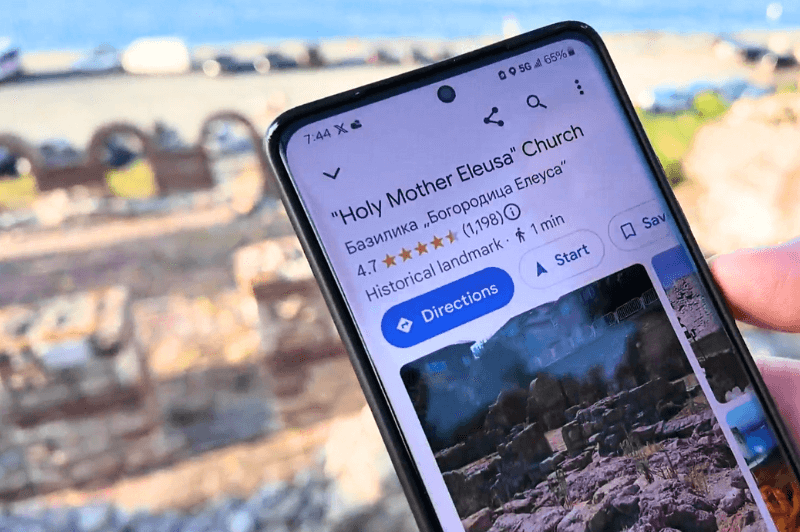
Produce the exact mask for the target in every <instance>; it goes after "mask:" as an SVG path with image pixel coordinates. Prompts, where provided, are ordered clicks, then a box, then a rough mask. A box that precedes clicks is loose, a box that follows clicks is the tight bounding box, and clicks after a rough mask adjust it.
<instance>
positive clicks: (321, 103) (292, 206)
mask: <svg viewBox="0 0 800 532" xmlns="http://www.w3.org/2000/svg"><path fill="white" fill-rule="evenodd" d="M569 33H572V34H577V35H579V36H581V37H583V40H585V42H587V43H588V44H590V45H591V46H592V47H593V48H594V50H595V52H596V53H597V54H598V56H599V57H600V59H601V61H602V64H603V67H604V69H605V73H606V75H607V76H608V79H609V80H610V81H611V85H612V87H613V88H614V92H615V93H616V96H617V98H618V101H619V102H620V104H621V106H622V108H623V112H624V114H625V117H626V118H627V119H628V122H629V123H630V125H631V127H632V128H633V131H634V132H635V137H636V141H637V142H638V143H639V147H640V148H641V150H642V153H643V154H644V155H645V159H646V160H647V163H648V165H649V166H650V170H651V172H652V175H653V176H655V179H656V182H657V184H658V186H659V189H660V191H661V193H662V195H663V197H664V199H665V200H666V202H667V204H668V206H669V208H670V211H671V213H672V217H673V219H674V221H675V224H676V226H677V227H678V230H679V231H680V233H681V235H682V236H683V238H684V239H685V241H686V244H687V247H688V250H689V253H690V255H691V257H692V260H694V262H695V263H696V265H697V270H698V273H699V277H700V279H701V281H702V283H703V284H704V287H705V289H706V291H707V292H708V294H709V297H710V301H711V303H712V305H713V306H714V307H715V310H716V311H717V313H718V315H719V316H720V318H721V320H722V325H723V327H724V328H725V331H726V333H727V334H728V336H729V337H730V339H731V341H732V343H733V344H734V347H735V349H736V350H737V351H738V353H739V355H740V359H741V360H742V363H743V365H744V367H745V370H746V372H747V374H748V377H749V378H750V380H751V382H752V383H753V388H754V392H755V394H756V395H757V396H758V398H759V399H760V400H761V401H762V404H763V406H764V410H765V414H766V416H767V418H768V419H769V421H770V423H771V425H772V427H773V428H774V429H775V430H776V432H777V433H778V436H779V439H780V440H781V441H780V445H781V447H782V448H783V450H784V452H785V453H786V455H787V456H788V458H789V460H790V462H791V464H790V466H791V468H792V470H793V471H794V473H795V475H796V476H797V478H798V479H800V467H799V466H800V460H798V457H799V456H800V454H799V453H798V449H797V442H794V441H793V439H792V438H791V437H790V433H789V431H788V429H787V427H786V425H785V423H784V422H783V419H782V418H781V417H780V415H779V414H778V410H777V407H776V405H775V402H774V400H773V398H772V396H771V395H770V394H769V393H768V390H767V387H766V385H765V384H764V382H763V380H762V378H761V375H760V373H759V371H758V369H757V367H756V365H755V361H754V360H753V357H752V356H751V355H750V353H749V351H748V349H747V347H746V345H745V343H744V340H743V339H742V336H741V333H740V332H739V330H738V328H737V327H736V323H735V320H734V319H733V316H732V314H731V312H730V310H729V309H728V307H727V304H726V303H725V301H724V299H723V298H722V295H721V292H720V291H719V288H718V287H717V285H716V283H715V282H714V280H713V277H712V275H711V271H710V269H709V268H708V265H707V264H706V261H705V258H704V257H703V254H702V252H701V251H700V248H699V246H698V245H697V242H696V241H695V239H694V236H693V235H692V233H691V231H690V229H689V224H688V221H687V220H686V218H685V216H684V214H683V211H682V210H681V207H680V205H679V204H678V201H677V199H676V198H675V195H674V194H673V192H672V189H671V187H670V185H669V182H668V181H667V178H666V175H665V173H664V170H663V168H662V167H661V163H660V162H659V160H658V158H657V156H656V154H655V152H654V150H653V148H652V146H651V145H650V142H649V140H648V139H647V136H646V134H645V132H644V128H643V127H642V124H641V122H640V120H639V118H638V116H637V115H636V111H635V110H634V107H633V104H632V103H631V101H630V98H629V97H628V95H627V92H626V91H625V88H624V87H623V85H622V80H621V79H620V77H619V74H618V73H617V70H616V68H615V67H614V64H613V62H612V61H611V57H610V55H609V52H608V50H607V48H606V47H605V44H604V43H603V41H602V39H601V38H600V35H599V34H598V33H597V32H596V31H595V30H594V29H593V28H591V27H590V26H588V25H587V24H584V23H582V22H577V21H566V22H560V23H557V24H552V25H550V26H546V27H544V28H540V29H537V30H534V31H531V32H528V33H525V34H522V35H519V36H517V37H514V38H511V39H507V40H504V41H501V42H498V43H495V44H492V45H490V46H487V47H484V48H481V49H479V50H475V51H473V52H469V53H467V54H464V55H460V56H457V57H454V58H451V59H448V60H445V61H442V62H440V63H435V64H433V65H429V66H426V67H423V68H419V69H417V70H414V71H411V72H408V73H405V74H401V75H398V76H394V77H391V78H388V79H385V80H381V81H378V82H375V83H372V84H369V85H365V86H363V87H359V88H356V89H353V90H350V91H346V92H343V93H340V94H337V95H334V96H330V97H327V98H324V99H321V100H318V101H315V102H312V103H309V104H305V105H302V106H299V107H296V108H294V109H291V110H289V111H286V112H284V113H283V114H281V115H280V116H279V117H278V118H276V119H275V121H274V122H273V123H272V125H270V127H269V129H268V131H267V135H266V139H265V144H266V150H267V154H268V155H269V158H270V161H271V163H272V166H273V169H274V172H275V176H276V178H277V182H278V187H279V189H280V191H281V195H282V199H283V202H284V205H285V207H286V211H287V213H288V216H289V218H290V220H291V223H292V225H293V227H294V228H295V231H296V232H297V235H298V238H299V239H300V242H301V245H302V247H303V250H304V251H305V254H306V257H307V259H308V261H309V263H310V264H311V268H312V270H313V272H314V275H315V277H316V278H317V281H318V283H319V284H320V288H321V290H322V293H323V296H324V297H325V301H326V303H327V304H328V307H329V309H330V311H331V314H332V316H333V320H334V322H335V324H336V327H337V329H338V331H339V334H340V336H341V338H342V341H343V343H344V344H345V347H346V348H347V351H348V353H349V355H350V359H351V362H352V364H353V367H354V369H355V373H356V376H357V377H358V380H359V383H360V384H361V387H362V389H363V390H364V394H365V396H366V399H367V403H368V404H369V406H370V408H371V409H372V412H373V415H374V417H375V420H376V422H377V424H378V428H379V430H380V433H381V435H382V437H383V439H384V442H385V443H386V446H387V449H388V451H389V455H390V457H391V460H392V463H393V464H394V467H395V469H396V470H397V474H398V478H399V480H400V483H401V485H402V486H403V489H404V491H405V493H406V496H407V498H408V500H409V504H410V506H411V510H412V512H413V513H414V516H415V518H416V520H417V524H418V526H419V527H420V529H421V530H422V531H424V532H434V531H436V532H440V531H442V530H443V529H442V527H441V524H440V523H439V521H438V519H437V517H436V512H435V510H434V507H433V503H432V501H431V499H430V497H429V495H428V494H427V491H426V489H425V486H424V484H423V482H422V475H421V473H420V471H419V470H418V468H417V467H416V463H415V462H414V460H413V458H412V456H411V454H410V452H409V450H408V447H407V446H406V443H405V440H404V438H403V435H402V432H401V431H400V428H399V426H398V423H397V421H396V419H395V417H394V414H393V411H392V408H391V405H390V404H389V401H388V399H387V397H386V394H385V392H384V390H383V388H382V386H381V383H380V380H379V379H378V376H377V374H376V372H375V370H374V368H373V366H372V363H371V360H370V357H369V356H368V354H367V352H366V350H365V348H364V346H363V344H362V342H361V338H360V334H359V332H358V328H357V327H356V323H355V320H354V319H353V317H352V315H351V313H350V310H349V307H348V305H347V302H346V300H345V297H344V294H342V292H341V291H340V289H339V285H338V283H337V281H336V278H335V276H334V273H333V270H332V268H331V266H330V264H329V263H328V261H327V259H326V257H325V253H324V251H323V249H322V246H321V244H320V242H319V241H318V240H317V238H316V235H315V231H314V229H313V226H312V224H311V221H310V218H309V216H308V214H307V213H306V211H305V209H304V207H303V205H302V202H301V200H300V197H299V194H298V191H297V189H296V188H295V186H294V184H293V182H292V179H291V177H290V174H289V170H288V166H287V162H286V144H287V142H288V140H289V138H290V137H291V135H292V134H293V133H294V132H295V131H297V129H299V128H301V127H303V126H304V125H306V124H308V123H311V122H316V121H318V120H320V119H323V118H325V117H326V116H332V115H336V114H339V113H341V112H344V111H347V110H349V109H353V108H356V107H361V106H363V105H367V104H369V103H371V102H373V101H377V100H380V99H384V98H388V97H391V96H392V95H395V94H399V93H402V92H405V91H407V90H410V89H413V88H415V87H417V86H422V85H428V84H430V83H434V82H436V81H437V80H440V79H445V78H448V77H450V76H452V75H455V74H458V73H462V72H465V71H468V70H472V69H474V68H477V67H479V66H483V65H484V64H491V63H494V62H497V61H500V60H502V59H503V58H504V56H508V57H510V56H514V55H517V54H520V53H523V52H524V50H525V49H526V48H536V47H539V46H542V45H545V44H547V43H548V42H554V41H558V40H560V39H562V38H564V37H565V34H569Z"/></svg>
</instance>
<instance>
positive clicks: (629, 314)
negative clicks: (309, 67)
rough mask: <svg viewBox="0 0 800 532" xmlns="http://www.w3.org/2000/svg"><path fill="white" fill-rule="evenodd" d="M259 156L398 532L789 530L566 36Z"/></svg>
mask: <svg viewBox="0 0 800 532" xmlns="http://www.w3.org/2000/svg"><path fill="white" fill-rule="evenodd" d="M267 149H268V152H269V154H270V157H271V160H272V163H273V165H274V168H275V171H276V174H277V177H278V180H279V184H280V188H281V190H282V194H283V199H284V202H285V204H286V207H287V210H288V212H289V215H290V217H291V219H292V222H293V223H294V226H295V229H296V230H297V232H298V234H299V236H300V238H301V241H302V243H303V245H304V249H305V252H306V254H307V256H308V259H309V261H310V262H311V265H312V267H313V269H314V271H315V274H316V276H317V279H318V280H319V283H320V285H321V286H322V289H323V292H324V294H325V296H326V299H327V302H328V305H329V307H330V310H331V312H332V314H333V316H334V318H335V320H336V322H337V325H338V328H339V331H340V334H341V336H342V339H343V340H344V342H345V344H346V346H347V347H348V349H349V351H350V354H351V358H352V362H353V365H354V367H355V369H356V372H357V374H358V376H359V379H360V381H361V384H362V385H363V387H364V390H365V392H366V395H367V398H368V400H369V402H370V405H371V407H372V409H373V411H374V413H375V416H376V418H377V421H378V424H379V427H380V428H381V431H382V434H383V436H384V438H385V441H386V444H387V447H388V448H389V451H390V454H391V456H392V458H393V460H394V464H395V466H396V468H397V470H398V474H399V477H400V479H401V481H402V483H403V485H404V488H405V490H406V493H407V495H408V498H409V500H410V502H411V505H412V509H413V510H414V512H415V516H416V518H417V520H418V522H419V526H420V528H421V529H423V530H439V531H442V530H444V531H459V530H467V531H469V532H475V531H481V532H485V531H487V530H492V531H498V532H499V531H505V530H509V531H510V530H530V531H534V530H535V531H558V532H564V531H573V530H580V531H591V532H597V531H600V530H609V531H621V530H637V531H649V530H652V531H656V530H672V529H675V530H684V531H688V530H691V531H701V532H702V531H709V532H711V531H716V530H770V531H781V532H783V531H789V530H798V529H800V485H798V477H797V472H798V469H797V465H798V462H797V455H796V450H795V448H794V447H793V444H792V443H791V442H790V439H789V437H788V433H787V431H786V429H785V427H784V426H783V424H782V422H781V420H780V419H779V416H778V414H777V412H776V409H775V406H774V404H773V401H772V400H771V398H770V397H769V395H768V392H767V390H766V388H765V386H764V384H763V382H762V380H761V379H760V377H759V374H758V372H757V370H756V368H755V365H754V363H753V360H752V358H751V357H750V355H749V354H748V353H747V350H746V348H745V346H744V344H743V341H742V338H741V336H740V334H739V332H738V331H737V329H736V326H735V323H734V321H733V320H732V318H731V316H730V314H729V312H728V311H727V310H726V307H725V305H724V303H723V301H722V300H721V298H720V295H719V293H718V291H717V289H716V288H715V286H714V284H713V281H712V279H711V277H710V274H709V270H708V268H707V267H706V265H705V261H704V259H703V256H702V254H701V252H700V250H699V249H698V247H697V245H696V243H695V241H694V239H693V237H692V235H691V233H690V230H689V227H688V225H687V222H686V220H685V218H684V216H683V214H682V213H681V210H680V208H679V206H678V204H677V203H676V201H675V197H674V196H673V194H672V192H671V191H670V187H669V185H668V183H667V180H666V179H665V176H664V172H663V170H662V168H661V167H660V165H659V163H658V160H657V159H656V157H655V155H654V153H653V150H652V148H651V147H650V145H649V143H648V141H647V138H646V136H645V134H644V132H643V130H642V127H641V124H640V123H639V120H638V119H637V116H636V113H635V111H634V109H633V107H632V105H631V103H630V100H629V99H628V97H627V95H626V93H625V90H624V89H623V87H622V84H621V82H620V79H619V76H618V74H617V72H616V70H615V69H614V66H613V64H612V62H611V59H610V57H609V54H608V52H607V50H606V48H605V47H604V45H603V43H602V41H601V39H600V37H599V36H598V34H597V33H596V32H594V31H593V30H592V29H591V28H590V27H588V26H587V25H585V24H582V23H578V22H564V23H560V24H555V25H552V26H549V27H546V28H544V29H540V30H537V31H534V32H531V33H528V34H525V35H521V36H519V37H516V38H513V39H510V40H506V41H503V42H499V43H497V44H494V45H492V46H488V47H486V48H483V49H480V50H477V51H474V52H471V53H468V54H466V55H463V56H460V57H456V58H453V59H450V60H447V61H444V62H441V63H437V64H434V65H432V66H428V67H426V68H422V69H420V70H416V71H413V72H410V73H407V74H403V75H401V76H398V77H395V78H391V79H388V80H385V81H381V82H379V83H375V84H372V85H368V86H366V87H362V88H359V89H356V90H352V91H349V92H346V93H344V94H340V95H337V96H333V97H331V98H327V99H324V100H321V101H319V102H315V103H312V104H309V105H305V106H302V107H299V108H297V109H294V110H292V111H289V112H287V113H286V114H284V115H282V116H281V117H279V118H278V119H277V120H276V122H275V123H274V124H273V125H272V127H271V128H270V130H269V133H268V138H267ZM726 527H727V528H726Z"/></svg>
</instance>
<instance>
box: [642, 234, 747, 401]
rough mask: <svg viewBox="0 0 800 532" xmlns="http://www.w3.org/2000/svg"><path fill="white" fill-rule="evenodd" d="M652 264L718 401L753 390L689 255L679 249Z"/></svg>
mask: <svg viewBox="0 0 800 532" xmlns="http://www.w3.org/2000/svg"><path fill="white" fill-rule="evenodd" d="M652 262H653V269H654V270H655V272H656V275H657V276H658V279H659V281H660V282H661V286H662V287H663V288H664V292H666V294H667V298H668V299H669V303H670V306H672V309H673V310H674V311H675V315H676V316H677V317H678V322H679V323H680V324H681V328H682V329H683V333H684V334H685V335H686V339H687V340H688V341H689V345H690V346H691V347H692V352H693V353H694V355H695V357H696V358H697V362H698V363H699V364H700V366H701V367H702V368H703V371H704V372H705V375H706V380H708V384H709V386H710V387H711V390H712V391H713V392H714V397H715V398H716V399H717V401H719V402H720V403H725V402H727V401H730V400H731V399H734V398H736V397H739V396H741V395H742V394H743V393H744V392H745V391H746V390H748V389H749V388H750V387H751V384H750V379H749V378H748V377H747V373H746V372H745V370H744V367H743V366H742V363H741V361H740V360H739V357H738V356H737V355H736V353H735V352H734V348H733V344H731V341H730V339H729V338H728V335H727V333H726V332H725V330H724V329H723V328H722V324H721V323H720V321H719V319H718V318H717V315H716V313H715V312H714V311H713V310H712V307H711V304H710V302H709V301H710V300H709V298H708V294H706V291H705V289H704V288H703V284H702V283H701V282H700V278H699V277H698V275H697V271H696V270H695V268H694V266H693V265H692V263H691V261H690V260H689V256H688V255H687V254H686V251H684V249H683V248H682V247H681V246H675V247H674V248H672V249H668V250H667V251H664V252H662V253H659V254H658V255H656V256H655V257H653V261H652Z"/></svg>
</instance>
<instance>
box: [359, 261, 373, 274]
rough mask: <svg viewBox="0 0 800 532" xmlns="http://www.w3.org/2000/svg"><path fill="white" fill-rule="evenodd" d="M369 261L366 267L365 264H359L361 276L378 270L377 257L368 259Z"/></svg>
mask: <svg viewBox="0 0 800 532" xmlns="http://www.w3.org/2000/svg"><path fill="white" fill-rule="evenodd" d="M367 263H368V264H367V267H366V268H365V267H364V265H363V264H359V265H358V275H361V276H366V275H372V274H373V273H375V272H376V271H377V268H376V263H377V259H372V260H370V261H367Z"/></svg>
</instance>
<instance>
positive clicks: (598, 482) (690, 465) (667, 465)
mask: <svg viewBox="0 0 800 532" xmlns="http://www.w3.org/2000/svg"><path fill="white" fill-rule="evenodd" d="M676 384H682V383H680V381H679V383H675V384H673V385H672V386H670V385H669V383H665V382H663V381H661V382H659V381H658V380H655V381H650V382H649V383H647V384H645V385H643V386H640V387H638V388H634V389H631V390H627V391H623V392H620V393H619V394H616V395H613V396H611V397H606V398H604V399H602V400H600V401H598V402H596V403H595V404H593V405H591V406H588V407H584V408H580V409H574V410H572V412H570V413H569V416H568V419H569V418H572V419H571V420H570V421H568V423H566V424H565V425H564V426H563V427H562V428H561V431H562V433H563V438H564V441H565V444H566V447H567V450H551V449H550V444H548V443H546V440H545V438H544V434H543V432H542V431H541V429H539V428H538V427H537V426H536V425H537V423H535V422H534V423H527V422H524V423H520V424H517V425H514V426H513V427H511V428H510V430H509V431H508V434H507V435H506V436H499V435H498V436H496V437H497V438H498V440H496V441H498V442H499V443H498V445H497V447H496V451H495V452H490V453H488V454H487V455H485V456H482V457H481V458H479V459H478V460H475V461H471V462H470V463H467V464H465V465H460V463H459V462H463V461H464V459H465V458H466V459H469V458H470V457H469V447H468V446H463V445H462V447H460V448H459V450H458V451H456V450H454V448H451V449H447V450H445V451H442V452H440V453H438V454H437V459H438V462H439V464H440V467H442V466H443V469H446V468H447V467H448V466H456V467H455V468H454V469H452V470H449V471H446V472H445V473H444V477H445V481H446V483H447V485H448V489H449V490H450V492H451V494H452V495H453V499H454V502H455V503H456V508H457V510H458V511H459V514H460V515H461V516H462V518H463V524H464V527H465V529H466V530H467V532H487V531H491V532H521V531H530V532H533V531H536V532H599V531H623V530H628V531H636V532H655V531H660V530H673V529H674V530H683V531H693V532H694V531H697V532H715V531H717V530H725V529H726V527H727V526H730V525H731V523H734V522H735V523H736V526H738V527H739V528H737V530H748V532H754V531H756V530H759V531H761V530H766V527H765V525H764V523H763V521H762V520H761V519H760V517H759V514H758V511H757V509H756V506H755V503H754V499H753V496H752V494H751V493H750V491H749V489H748V487H747V484H746V483H745V480H744V478H743V476H742V474H741V472H740V471H739V470H738V467H737V465H736V462H735V459H734V457H733V454H732V453H731V451H730V448H729V447H728V445H727V443H726V440H725V437H724V435H723V433H722V430H721V429H720V427H719V424H718V423H717V421H716V420H715V419H714V417H713V413H712V411H711V409H710V408H709V407H708V405H707V403H706V402H705V398H704V397H702V394H700V396H699V397H694V396H693V394H692V393H687V392H686V391H685V388H684V389H683V390H681V389H680V386H678V385H676ZM532 387H533V385H532ZM659 390H660V391H659ZM695 393H697V392H695ZM501 403H502V401H500V400H498V403H496V404H495V405H493V406H492V407H491V408H490V412H489V414H488V415H487V419H489V418H490V416H494V417H495V419H496V417H497V410H498V408H499V405H501ZM634 404H637V405H639V406H640V407H642V408H641V409H640V410H638V411H637V410H634V409H631V408H629V406H630V405H634ZM654 406H655V407H656V408H655V409H653V407H654ZM506 410H507V412H512V410H510V409H508V408H507V407H506ZM656 417H659V418H660V420H658V421H656V420H655V418H656ZM576 427H577V429H576ZM495 430H498V429H495ZM576 430H577V431H578V432H581V433H582V435H577V436H576V434H575V431H576ZM500 431H501V432H502V429H500ZM587 434H588V436H587ZM474 441H476V440H474V439H473V442H474ZM543 442H544V443H543ZM459 465H460V467H458V466H459Z"/></svg>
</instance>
